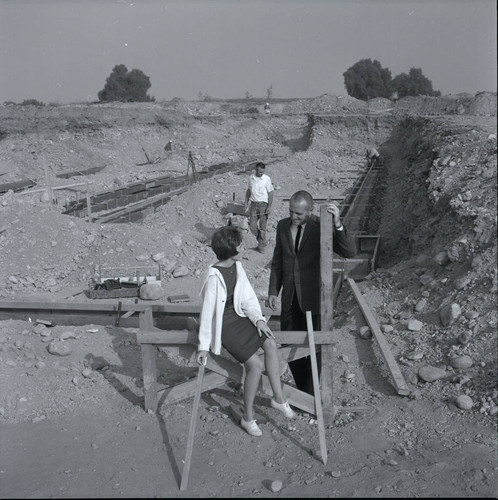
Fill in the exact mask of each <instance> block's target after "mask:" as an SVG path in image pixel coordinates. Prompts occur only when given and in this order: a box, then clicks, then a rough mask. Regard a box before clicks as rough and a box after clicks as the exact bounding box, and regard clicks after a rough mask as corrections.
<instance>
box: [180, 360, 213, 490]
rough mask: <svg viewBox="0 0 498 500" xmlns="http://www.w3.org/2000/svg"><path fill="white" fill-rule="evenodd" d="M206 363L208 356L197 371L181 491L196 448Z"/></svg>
mask: <svg viewBox="0 0 498 500" xmlns="http://www.w3.org/2000/svg"><path fill="white" fill-rule="evenodd" d="M206 363H207V357H205V358H204V360H203V363H202V365H201V366H199V371H198V372H197V388H196V390H195V396H194V406H193V408H192V418H191V419H190V428H189V430H188V438H187V451H186V452H185V460H184V463H183V473H182V481H181V483H180V491H185V490H186V489H187V485H188V476H189V472H190V462H191V459H192V450H193V448H194V435H195V426H196V424H197V416H198V415H199V402H200V400H201V393H202V380H203V378H204V369H205V367H206Z"/></svg>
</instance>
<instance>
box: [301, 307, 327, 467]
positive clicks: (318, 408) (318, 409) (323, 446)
mask: <svg viewBox="0 0 498 500" xmlns="http://www.w3.org/2000/svg"><path fill="white" fill-rule="evenodd" d="M306 326H307V327H308V341H309V346H310V358H311V373H312V375H313V392H314V393H315V398H314V399H315V413H316V419H317V422H318V438H319V441H320V455H321V456H322V462H323V465H327V441H326V440H325V425H324V423H323V413H322V401H321V397H320V381H319V380H318V366H317V362H316V350H315V337H314V334H313V320H312V318H311V312H310V311H306Z"/></svg>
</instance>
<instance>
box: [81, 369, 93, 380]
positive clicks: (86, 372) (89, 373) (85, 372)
mask: <svg viewBox="0 0 498 500" xmlns="http://www.w3.org/2000/svg"><path fill="white" fill-rule="evenodd" d="M81 375H83V377H85V378H90V377H91V376H92V370H90V368H85V369H84V370H82V372H81Z"/></svg>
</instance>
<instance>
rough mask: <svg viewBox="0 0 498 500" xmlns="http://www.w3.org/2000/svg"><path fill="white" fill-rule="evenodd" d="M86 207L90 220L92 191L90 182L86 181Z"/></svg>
mask: <svg viewBox="0 0 498 500" xmlns="http://www.w3.org/2000/svg"><path fill="white" fill-rule="evenodd" d="M86 208H87V210H88V222H93V221H92V205H91V202H90V193H89V191H88V182H87V183H86Z"/></svg>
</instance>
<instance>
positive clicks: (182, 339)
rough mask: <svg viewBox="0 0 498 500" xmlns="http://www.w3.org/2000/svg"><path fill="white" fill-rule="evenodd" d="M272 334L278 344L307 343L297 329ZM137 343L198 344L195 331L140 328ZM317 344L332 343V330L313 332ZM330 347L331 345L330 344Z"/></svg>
mask: <svg viewBox="0 0 498 500" xmlns="http://www.w3.org/2000/svg"><path fill="white" fill-rule="evenodd" d="M273 335H274V337H275V339H276V340H277V343H279V344H296V345H301V346H303V347H304V346H306V345H307V342H308V341H307V338H306V336H307V333H306V332H299V331H274V332H273ZM137 342H138V343H139V344H157V345H167V344H198V342H199V339H198V335H197V333H196V332H193V331H190V332H189V331H187V330H157V329H156V330H150V331H147V330H142V329H140V331H139V332H138V333H137ZM315 342H316V343H317V344H325V345H327V344H330V345H331V344H332V343H333V341H332V332H328V331H319V332H316V334H315ZM331 347H332V346H331Z"/></svg>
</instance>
